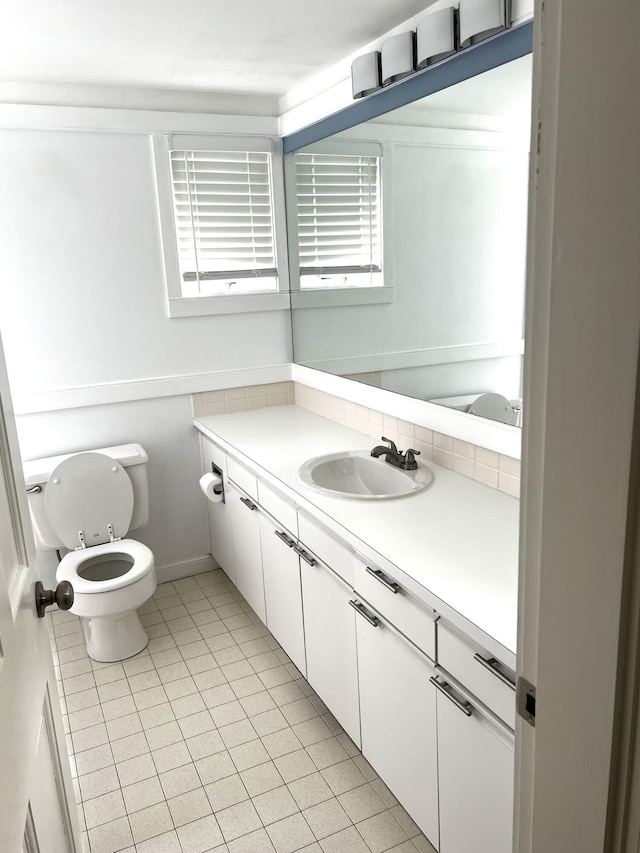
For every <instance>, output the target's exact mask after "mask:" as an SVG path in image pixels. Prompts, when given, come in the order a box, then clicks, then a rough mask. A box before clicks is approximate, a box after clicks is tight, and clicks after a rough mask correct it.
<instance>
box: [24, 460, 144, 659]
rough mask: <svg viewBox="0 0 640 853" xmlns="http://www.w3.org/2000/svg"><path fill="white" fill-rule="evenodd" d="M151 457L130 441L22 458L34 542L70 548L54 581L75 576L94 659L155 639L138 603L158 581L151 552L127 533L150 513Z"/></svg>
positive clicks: (120, 654) (77, 604)
mask: <svg viewBox="0 0 640 853" xmlns="http://www.w3.org/2000/svg"><path fill="white" fill-rule="evenodd" d="M148 461H149V457H148V456H147V454H146V452H145V450H144V448H143V447H141V445H139V444H125V445H119V446H117V447H103V448H100V449H98V450H92V451H86V452H81V453H72V454H66V455H64V456H54V457H49V458H48V459H37V460H33V461H31V462H25V464H24V472H25V480H26V485H27V495H28V498H29V509H30V511H31V521H32V524H33V532H34V538H35V542H36V547H37V548H39V549H41V550H52V549H55V550H60V549H64V548H66V549H68V553H66V554H65V556H63V557H62V559H61V561H60V563H59V565H58V568H57V571H56V581H57V582H58V583H60V581H69V582H70V583H71V586H72V587H73V590H74V602H73V605H72V607H71V612H72V613H75V614H76V615H77V616H80V617H81V619H82V627H83V631H84V637H85V642H86V646H87V652H88V654H89V657H91V658H92V659H93V660H96V661H105V662H106V661H118V660H124V659H125V658H129V657H132V656H133V655H135V654H137V653H138V652H140V651H142V649H144V648H145V646H146V645H147V643H148V640H149V638H148V636H147V633H146V631H145V630H144V628H143V627H142V624H141V622H140V618H139V617H138V614H137V609H138V608H139V607H141V606H142V605H143V604H144V603H145V602H146V601H148V599H149V598H151V596H152V595H153V593H154V591H155V588H156V575H155V564H154V559H153V553H152V551H151V550H150V549H149V548H147V546H146V545H143V544H142V543H141V542H137V541H136V540H134V539H127V538H126V534H127V533H128V532H129V531H130V530H137V529H138V528H140V527H143V526H144V525H145V524H146V523H147V521H148V519H149V488H148V479H147V463H148Z"/></svg>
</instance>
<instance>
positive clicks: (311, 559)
mask: <svg viewBox="0 0 640 853" xmlns="http://www.w3.org/2000/svg"><path fill="white" fill-rule="evenodd" d="M293 550H294V551H295V552H296V554H299V555H300V556H301V557H302V559H303V560H304V561H305V563H308V564H309V565H310V566H317V565H318V561H317V560H316V559H315V558H314V557H312V556H311V554H309V553H308V552H307V551H305V550H304V548H301V547H300V546H299V545H294V546H293Z"/></svg>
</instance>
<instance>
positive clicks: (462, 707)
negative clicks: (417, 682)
mask: <svg viewBox="0 0 640 853" xmlns="http://www.w3.org/2000/svg"><path fill="white" fill-rule="evenodd" d="M429 681H430V682H431V683H432V684H433V686H434V687H437V689H438V690H439V691H440V692H441V693H442V695H443V696H446V697H447V699H448V700H449V701H450V702H453V704H454V705H455V706H456V708H457V709H458V710H459V711H462V713H463V714H465V715H466V716H467V717H471V716H472V715H473V705H472V704H471V703H470V702H465V701H464V700H463V699H458V697H457V696H456V694H455V693H454V692H453V688H452V687H451V685H450V684H448V683H447V682H446V681H444V682H442V681H438V679H437V678H436V676H435V675H432V676H431V678H430V679H429Z"/></svg>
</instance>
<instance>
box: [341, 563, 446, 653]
mask: <svg viewBox="0 0 640 853" xmlns="http://www.w3.org/2000/svg"><path fill="white" fill-rule="evenodd" d="M353 570H354V583H353V585H354V589H355V590H356V592H357V593H359V594H360V595H361V596H362V597H363V598H364V599H365V600H366V601H368V602H369V603H370V604H371V605H372V607H374V608H375V609H376V610H377V611H378V612H379V613H380V615H381V616H384V618H385V619H387V620H388V621H389V622H390V623H391V624H392V625H393V626H394V627H396V628H397V629H398V631H400V633H402V634H404V636H405V637H407V638H408V639H409V640H411V642H412V643H414V644H415V645H416V646H417V647H418V648H419V649H420V650H421V651H423V652H424V653H425V655H427V657H429V658H431V660H433V661H435V659H436V623H435V618H436V613H435V611H434V610H429V609H428V608H426V607H424V606H423V605H422V604H421V603H419V602H418V601H416V599H415V598H414V597H413V596H412V595H411V594H409V593H407V591H406V590H405V589H403V588H402V585H401V584H399V583H396V582H395V579H394V578H392V577H391V576H390V575H388V574H386V573H385V572H381V571H380V569H378V568H377V567H376V566H375V565H373V564H368V563H363V562H362V560H361V559H359V558H358V557H354V558H353Z"/></svg>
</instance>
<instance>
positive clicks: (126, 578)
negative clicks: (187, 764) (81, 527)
mask: <svg viewBox="0 0 640 853" xmlns="http://www.w3.org/2000/svg"><path fill="white" fill-rule="evenodd" d="M119 554H121V555H123V556H124V558H125V559H128V560H131V561H132V565H131V568H130V569H129V570H128V571H126V572H125V573H124V574H119V575H117V576H116V577H112V578H108V579H106V580H89V579H88V578H86V577H82V575H81V574H79V572H81V571H82V569H83V568H88V567H90V566H91V565H92V564H97V565H99V564H100V562H104V561H106V560H108V559H109V558H112V559H113V558H116V557H117V555H119ZM153 565H154V561H153V553H152V551H151V550H150V549H149V548H147V546H146V545H143V544H142V542H137V541H136V540H135V539H121V540H119V541H118V542H106V543H105V544H103V545H94V546H93V547H92V548H83V549H81V550H79V551H70V552H69V553H68V554H66V555H65V556H64V557H63V558H62V560H61V561H60V564H59V565H58V569H57V571H56V580H57V581H58V583H59V582H60V581H69V583H70V584H71V586H72V587H73V590H74V592H75V593H76V595H91V594H94V593H103V592H110V591H112V590H115V589H122V588H124V587H127V586H129V585H130V584H133V583H135V582H136V581H138V580H140V579H141V578H143V577H144V576H145V575H146V574H148V572H149V571H151V570H152V569H153Z"/></svg>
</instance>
